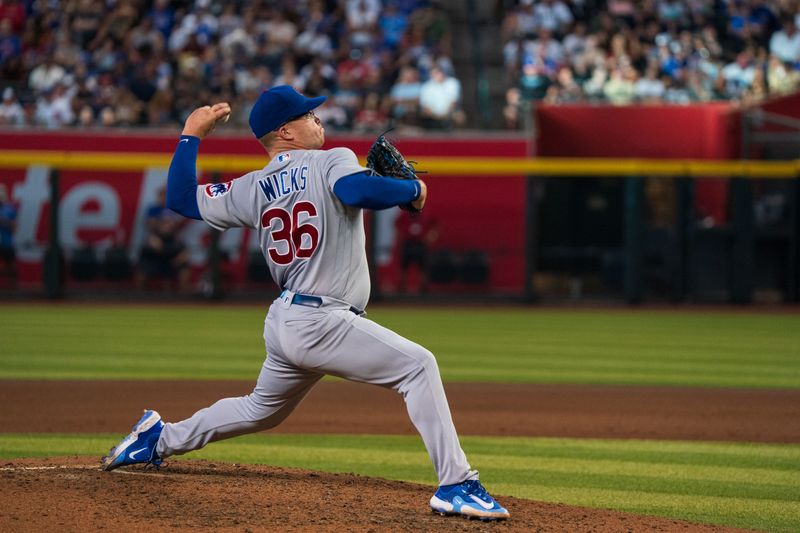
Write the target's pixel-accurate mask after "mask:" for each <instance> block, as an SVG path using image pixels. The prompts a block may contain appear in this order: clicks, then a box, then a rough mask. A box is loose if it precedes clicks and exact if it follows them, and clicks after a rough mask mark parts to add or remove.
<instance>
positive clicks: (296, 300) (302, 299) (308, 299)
mask: <svg viewBox="0 0 800 533" xmlns="http://www.w3.org/2000/svg"><path fill="white" fill-rule="evenodd" d="M284 294H286V290H284V291H283V292H281V296H283V295H284ZM292 305H302V306H305V307H315V308H319V307H322V298H320V297H319V296H312V295H311V294H300V293H298V292H296V293H294V296H292ZM349 311H350V312H351V313H355V314H357V315H363V314H364V311H362V310H361V309H359V308H357V307H354V306H352V305H351V306H350V309H349Z"/></svg>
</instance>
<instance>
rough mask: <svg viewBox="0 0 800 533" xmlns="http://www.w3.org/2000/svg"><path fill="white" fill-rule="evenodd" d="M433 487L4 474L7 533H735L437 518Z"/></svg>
mask: <svg viewBox="0 0 800 533" xmlns="http://www.w3.org/2000/svg"><path fill="white" fill-rule="evenodd" d="M430 495H431V490H430V488H429V487H425V486H422V485H415V484H411V483H397V482H392V481H385V480H381V479H374V478H366V477H361V476H355V475H351V474H325V473H313V472H307V471H302V470H295V469H286V468H274V467H265V466H240V465H230V464H213V463H208V462H199V461H181V462H175V463H173V464H172V465H171V466H170V467H169V468H165V469H162V470H161V471H153V470H150V471H147V472H143V471H142V470H141V469H138V468H137V469H127V470H117V471H114V472H99V471H98V470H96V467H95V466H94V465H89V464H86V460H85V458H79V457H76V458H57V459H50V460H47V461H22V460H20V461H14V462H11V463H6V464H4V465H2V466H0V501H2V502H3V506H2V507H0V530H2V531H19V532H26V531H31V532H37V533H38V532H39V531H98V530H105V529H109V530H112V531H145V530H148V529H149V530H153V531H161V530H173V531H243V532H244V531H252V532H255V531H271V532H282V531H332V532H337V533H338V532H342V531H364V532H367V531H369V532H378V531H414V532H417V531H469V532H473V531H475V532H485V531H496V532H526V533H529V532H534V531H541V532H544V531H569V532H573V531H592V532H597V533H601V532H621V531H663V532H676V531H699V532H705V531H707V532H711V531H736V530H733V529H727V528H721V527H715V526H702V525H697V524H692V523H689V522H683V521H677V520H670V519H664V518H651V517H643V516H635V515H630V514H626V513H619V512H614V511H604V510H598V509H584V508H579V507H570V506H566V505H558V504H550V503H539V502H533V501H528V500H520V499H517V498H510V497H506V498H503V500H502V501H503V504H504V505H506V506H507V508H508V510H509V512H510V513H511V515H512V519H511V520H509V521H507V522H498V523H483V522H477V521H468V520H465V519H462V518H457V517H443V516H439V515H436V514H433V513H431V511H430V509H429V508H428V507H427V502H428V499H429V498H430Z"/></svg>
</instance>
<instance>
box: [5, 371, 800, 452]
mask: <svg viewBox="0 0 800 533" xmlns="http://www.w3.org/2000/svg"><path fill="white" fill-rule="evenodd" d="M252 385H253V384H252V382H243V381H223V382H208V381H203V382H200V381H194V382H193V381H148V382H131V381H118V382H108V381H3V380H0V427H1V428H3V432H8V433H21V432H58V433H75V432H89V433H100V432H108V433H120V432H122V431H124V430H125V428H127V427H128V426H130V424H131V422H132V420H135V419H136V418H137V416H138V413H141V410H142V408H144V407H147V408H153V409H158V411H159V412H160V413H161V415H162V416H163V417H164V419H165V420H181V419H183V418H186V417H188V416H190V415H191V414H192V413H194V412H195V411H196V410H198V409H200V408H202V407H205V406H207V405H210V404H212V403H213V402H215V401H216V400H218V399H220V398H225V397H229V396H240V395H244V394H247V393H248V392H249V391H250V389H251V387H252ZM446 390H447V396H448V400H449V402H450V407H451V409H452V412H453V418H454V420H455V423H456V427H457V428H458V431H459V433H460V434H462V435H501V436H551V437H596V438H621V439H626V438H637V439H678V440H717V441H749V442H776V443H800V424H797V420H800V391H798V390H739V389H693V388H670V387H657V388H649V387H622V386H579V385H524V384H502V385H497V384H486V383H482V384H463V383H450V384H447V385H446ZM273 431H276V432H283V433H354V434H360V433H375V434H408V435H411V434H415V430H414V428H413V426H412V425H411V423H410V422H409V420H408V416H407V414H406V411H405V406H404V405H403V400H402V398H401V397H400V396H399V395H398V394H395V393H394V392H392V391H389V390H385V389H381V388H379V387H374V386H366V385H360V384H355V383H348V382H341V381H333V382H331V381H326V382H322V383H319V384H318V385H317V386H316V387H315V388H314V389H313V390H312V391H311V393H310V394H309V395H308V396H307V397H306V399H305V400H304V401H303V403H301V404H300V407H298V409H297V410H296V411H295V412H294V413H293V414H292V415H291V416H290V417H289V419H288V420H286V421H285V422H284V423H283V424H282V425H281V426H279V427H278V428H276V429H274V430H273Z"/></svg>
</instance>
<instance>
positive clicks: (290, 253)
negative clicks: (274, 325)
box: [197, 148, 370, 309]
mask: <svg viewBox="0 0 800 533" xmlns="http://www.w3.org/2000/svg"><path fill="white" fill-rule="evenodd" d="M364 170H366V169H365V168H364V167H362V166H361V165H360V164H359V163H358V158H357V157H356V155H355V154H354V153H353V152H352V151H351V150H349V149H347V148H333V149H331V150H291V151H288V152H283V153H280V154H278V155H277V156H276V157H275V158H274V159H273V160H272V161H270V162H269V164H268V165H267V166H266V167H264V168H263V169H261V170H257V171H254V172H250V173H249V174H245V175H244V176H242V177H240V178H237V179H235V180H233V181H230V182H228V183H218V184H211V185H201V186H199V187H198V188H197V204H198V206H199V208H200V215H201V216H202V217H203V220H205V221H206V222H207V223H208V224H210V225H211V226H212V227H214V228H216V229H219V230H224V229H227V228H232V227H248V228H253V229H255V230H256V231H257V232H258V237H259V242H260V244H261V251H262V253H263V254H264V257H265V258H266V261H267V265H269V270H270V273H271V274H272V279H274V280H275V282H276V283H277V284H278V286H280V287H281V288H282V289H288V290H290V291H293V292H297V293H302V294H312V295H316V296H327V297H330V298H335V299H338V300H342V301H344V302H347V303H348V304H350V305H352V306H355V307H357V308H359V309H364V308H365V307H366V305H367V301H368V300H369V292H370V281H369V270H368V267H367V254H366V249H365V242H366V238H365V235H364V217H363V213H362V210H361V209H360V208H357V207H350V206H346V205H344V204H343V203H342V202H341V201H340V200H339V199H338V198H337V197H336V195H335V194H334V193H333V186H334V184H335V183H336V182H337V181H338V180H339V178H341V177H343V176H347V175H350V174H354V173H356V172H361V171H364Z"/></svg>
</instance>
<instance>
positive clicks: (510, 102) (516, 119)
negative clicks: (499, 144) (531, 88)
mask: <svg viewBox="0 0 800 533" xmlns="http://www.w3.org/2000/svg"><path fill="white" fill-rule="evenodd" d="M521 113H522V93H521V92H520V90H519V88H518V87H511V88H510V89H509V90H507V91H506V105H505V106H504V107H503V120H504V122H505V126H506V128H507V129H510V130H514V129H517V128H519V127H520V125H521V123H522V120H521V119H522V117H521Z"/></svg>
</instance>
